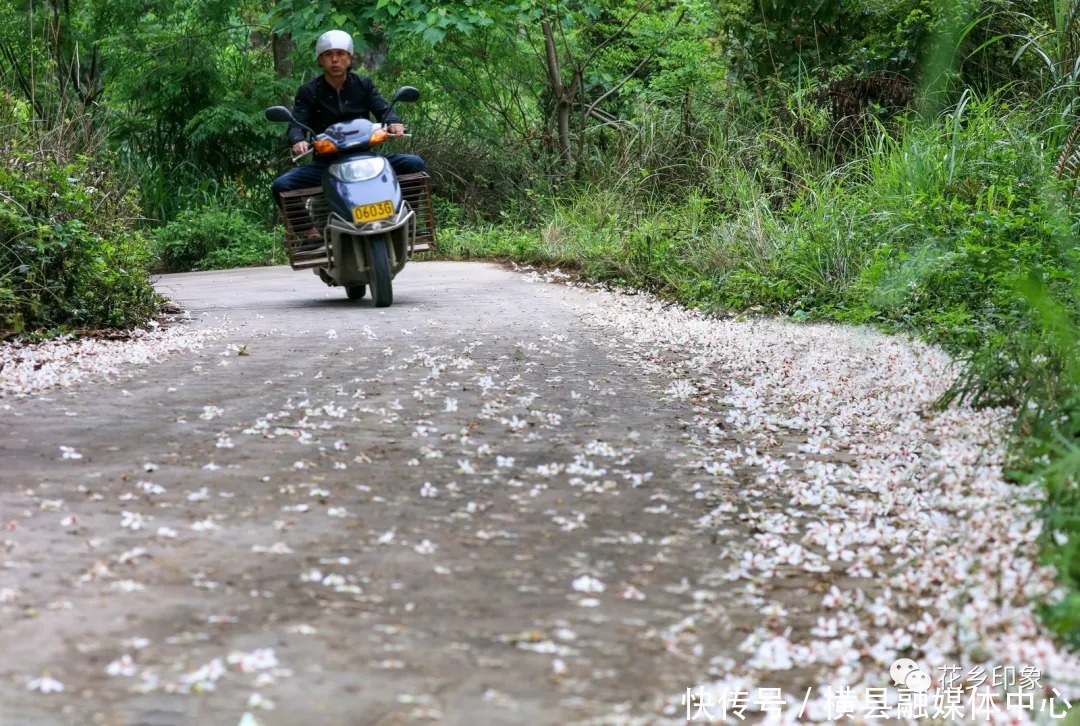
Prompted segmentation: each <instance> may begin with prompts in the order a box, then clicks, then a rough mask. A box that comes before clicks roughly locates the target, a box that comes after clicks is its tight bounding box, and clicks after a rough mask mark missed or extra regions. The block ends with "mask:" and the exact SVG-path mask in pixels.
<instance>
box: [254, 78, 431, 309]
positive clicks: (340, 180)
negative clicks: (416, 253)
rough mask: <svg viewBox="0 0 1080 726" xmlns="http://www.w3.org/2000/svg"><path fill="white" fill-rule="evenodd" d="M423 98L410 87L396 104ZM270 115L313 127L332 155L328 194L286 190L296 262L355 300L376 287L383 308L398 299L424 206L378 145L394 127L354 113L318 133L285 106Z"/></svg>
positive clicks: (326, 154) (318, 144)
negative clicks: (407, 194) (418, 206)
mask: <svg viewBox="0 0 1080 726" xmlns="http://www.w3.org/2000/svg"><path fill="white" fill-rule="evenodd" d="M419 98H420V92H419V91H418V90H416V89H415V88H412V87H410V86H404V87H402V88H400V89H399V90H398V91H397V93H395V94H394V97H393V99H392V100H391V102H390V108H391V109H393V107H394V105H395V104H397V103H398V102H406V103H411V102H413V101H417V100H418V99H419ZM266 118H267V120H269V121H274V122H278V123H291V124H295V125H296V126H299V127H301V128H303V129H306V130H307V131H308V133H310V134H311V135H312V136H314V137H315V139H314V143H313V149H314V151H315V153H317V154H319V155H320V156H321V157H323V158H326V159H327V160H329V161H330V162H331V163H330V164H329V165H328V166H327V168H326V171H325V172H323V178H322V190H321V191H322V193H321V195H320V194H319V191H320V190H319V189H302V190H298V191H296V192H285V193H284V194H283V195H282V214H283V215H284V216H285V228H286V234H287V243H288V249H289V262H290V264H291V265H292V267H293V269H310V268H314V270H315V273H316V274H317V275H318V276H319V277H320V278H321V279H322V281H323V282H325V283H326V284H327V285H331V286H337V285H340V286H342V287H344V288H345V291H346V294H347V295H348V297H349V299H350V300H356V299H360V298H362V297H363V296H364V294H365V292H366V290H365V286H370V287H371V297H372V300H373V301H374V303H375V307H380V308H382V307H387V306H389V305H391V304H392V303H393V301H394V291H393V287H392V285H393V283H392V280H393V278H394V277H395V276H396V275H397V273H399V272H401V270H402V268H403V267H405V262H406V260H408V259H409V257H410V256H411V254H412V252H413V246H414V243H415V241H416V236H417V234H416V231H417V230H416V212H415V210H414V209H413V208H412V206H411V205H410V204H409V202H408V201H407V200H406V199H405V198H404V197H403V195H402V189H401V184H400V183H399V181H398V178H397V176H396V175H395V174H394V170H393V169H392V168H391V167H390V163H389V162H388V161H387V160H386V159H385V158H384V157H382V156H379V155H378V154H376V153H374V152H373V151H372V149H373V148H374V147H375V146H377V145H379V144H381V143H383V142H385V141H386V140H387V139H388V138H389V133H388V131H387V129H386V128H385V127H384V126H383V124H377V123H372V122H371V121H368V120H367V119H354V120H352V121H343V122H341V123H337V124H334V125H333V126H330V127H329V128H327V129H326V131H325V132H324V133H322V134H318V135H315V132H314V131H312V130H311V129H310V128H308V127H307V126H304V125H303V124H301V123H299V122H298V121H297V120H296V119H295V118H294V117H293V114H292V111H290V110H289V109H288V108H286V107H285V106H273V107H271V108H268V109H266ZM298 158H299V157H297V159H298ZM294 161H296V159H294Z"/></svg>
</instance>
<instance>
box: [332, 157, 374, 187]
mask: <svg viewBox="0 0 1080 726" xmlns="http://www.w3.org/2000/svg"><path fill="white" fill-rule="evenodd" d="M384 169H386V159H384V158H382V157H381V156H369V157H367V158H364V159H352V160H350V161H346V162H342V163H341V164H331V165H330V173H331V174H333V175H334V176H335V177H337V178H338V179H340V180H341V181H343V182H359V181H367V180H368V179H374V178H375V177H377V176H378V175H379V174H382V173H383V170H384Z"/></svg>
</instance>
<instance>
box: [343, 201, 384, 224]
mask: <svg viewBox="0 0 1080 726" xmlns="http://www.w3.org/2000/svg"><path fill="white" fill-rule="evenodd" d="M352 216H353V222H354V223H355V224H364V223H366V222H377V221H378V220H380V219H386V218H387V217H393V216H394V203H393V202H389V201H387V202H375V204H364V205H361V206H359V207H353V208H352Z"/></svg>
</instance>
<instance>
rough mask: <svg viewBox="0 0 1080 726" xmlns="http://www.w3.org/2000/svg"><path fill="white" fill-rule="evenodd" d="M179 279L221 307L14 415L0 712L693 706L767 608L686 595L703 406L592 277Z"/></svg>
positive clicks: (0, 491)
mask: <svg viewBox="0 0 1080 726" xmlns="http://www.w3.org/2000/svg"><path fill="white" fill-rule="evenodd" d="M159 287H160V289H161V290H162V291H163V292H165V293H166V294H168V295H169V296H171V297H173V298H174V299H175V300H176V301H178V302H179V303H181V304H182V305H183V306H184V307H185V308H186V309H187V310H188V311H189V312H190V314H191V315H192V316H193V319H194V324H195V325H197V326H203V327H208V328H222V329H223V332H222V333H221V334H220V335H218V336H217V337H216V338H214V339H213V340H212V341H211V342H209V343H208V344H207V346H206V348H205V349H204V350H203V351H202V352H200V353H197V354H190V353H189V354H177V355H174V356H172V357H171V358H169V359H168V360H167V361H165V362H163V363H160V364H156V365H153V366H150V367H147V368H144V369H142V370H138V371H136V372H135V374H134V377H132V378H131V379H129V380H125V381H119V382H115V383H95V384H85V385H81V386H79V387H78V388H76V389H73V390H66V391H62V392H55V393H48V394H46V395H42V396H38V397H36V398H28V399H20V400H11V401H10V403H11V409H10V410H9V411H7V412H6V413H4V414H2V418H0V461H2V471H0V507H2V512H3V515H2V518H3V522H4V523H7V531H6V532H5V533H4V543H5V569H3V570H0V578H2V580H0V587H2V588H3V591H2V592H3V596H2V600H3V602H0V608H2V610H0V613H2V615H0V633H2V635H0V644H2V646H3V657H2V658H0V724H5V725H6V724H29V723H33V724H50V723H63V724H97V723H101V724H238V723H241V722H242V719H243V722H244V723H248V724H253V723H263V724H268V725H269V724H300V723H311V724H320V725H322V724H405V723H410V724H411V723H423V722H433V723H445V724H524V723H528V724H564V723H658V722H660V721H661V720H662V716H663V711H664V709H665V707H666V708H667V711H668V717H669V718H673V719H674V720H675V722H683V721H684V720H685V719H684V718H682V707H681V706H679V705H678V704H679V700H680V696H681V695H682V694H683V693H684V691H685V689H686V688H687V687H688V686H691V685H693V684H695V683H699V682H701V680H702V679H703V677H704V675H705V671H706V669H707V668H708V666H709V663H710V659H711V658H712V657H713V656H723V655H725V654H732V648H733V646H734V644H735V643H737V642H738V641H739V640H740V639H741V637H742V635H744V634H745V632H746V631H748V630H750V628H751V627H752V626H754V625H756V624H758V621H759V620H760V616H759V614H757V613H755V612H752V611H742V612H726V611H725V609H724V607H723V606H722V601H723V593H724V592H725V589H726V588H728V587H729V585H727V584H726V583H724V582H722V581H719V578H715V579H716V580H717V581H715V582H712V583H711V586H710V589H709V590H708V591H707V592H705V593H704V594H702V593H701V592H692V587H691V583H694V586H695V587H698V586H700V585H699V583H700V582H701V580H702V578H703V577H704V578H705V579H706V581H707V580H708V576H709V573H712V572H714V570H715V560H716V556H717V549H718V541H717V539H716V537H715V535H714V536H711V537H708V536H705V535H702V534H700V533H698V532H696V531H695V530H694V528H693V526H692V523H693V521H694V520H695V519H697V518H698V517H700V516H701V514H702V513H703V512H705V511H707V509H708V507H707V506H706V504H707V503H706V502H703V501H701V500H700V499H695V497H694V496H693V494H691V493H689V492H688V491H686V489H685V486H684V485H685V482H684V481H683V480H682V478H681V474H680V472H679V466H680V464H681V463H685V461H686V460H687V457H690V456H692V455H693V452H692V451H690V449H688V447H687V444H686V442H685V437H684V428H685V424H684V423H683V422H684V421H685V419H687V418H689V417H690V416H691V413H692V406H691V404H690V403H689V402H686V401H683V402H673V401H672V399H671V398H670V397H667V396H664V395H662V394H661V392H660V391H659V390H657V389H656V386H655V385H654V383H653V382H652V381H651V380H650V379H649V378H648V376H646V374H645V373H644V372H643V371H641V370H639V369H636V368H635V367H633V366H631V365H628V364H626V363H625V362H624V361H620V360H619V359H618V358H617V356H613V355H612V354H611V350H610V348H609V346H608V345H607V341H605V340H604V339H603V337H602V335H601V334H599V333H598V332H597V331H596V330H594V329H590V328H589V327H588V326H587V325H585V324H584V323H583V322H582V318H581V316H580V314H579V313H578V312H577V311H576V306H579V305H584V304H587V303H588V302H589V298H590V293H589V292H588V291H585V290H582V289H577V288H571V287H568V286H565V285H556V284H550V283H545V282H538V281H535V280H533V281H530V280H529V279H528V278H527V277H526V276H525V275H523V274H520V273H515V272H512V271H509V270H507V269H504V268H501V267H499V266H495V265H487V264H465V263H442V262H425V263H416V264H410V265H409V266H408V267H407V268H406V269H405V270H404V272H403V273H402V274H401V275H400V276H399V278H398V279H397V280H396V281H395V302H394V305H393V306H392V307H390V308H385V309H376V308H374V307H372V305H371V302H370V300H364V301H360V302H349V301H347V300H346V299H345V295H344V293H343V291H341V290H337V289H329V288H326V287H325V286H323V285H322V284H321V283H320V282H319V281H318V280H317V279H316V278H315V277H314V276H312V275H309V274H307V273H299V272H292V271H290V270H288V269H286V268H264V269H251V270H240V271H226V272H208V273H193V274H184V275H170V276H166V277H163V278H161V280H160V281H159ZM61 446H65V447H71V449H70V450H69V451H70V452H77V453H71V455H72V456H75V455H81V457H82V458H64V456H63V455H62V454H61V449H60V447H61ZM703 610H704V611H708V612H711V613H712V617H711V618H710V620H711V622H713V623H715V624H716V627H715V628H713V629H710V630H709V631H707V632H696V633H694V634H693V637H692V642H693V645H692V646H691V645H688V643H689V642H690V639H689V636H688V635H687V633H689V632H690V631H692V630H693V628H691V627H688V626H686V625H685V621H686V618H687V615H688V613H691V612H695V613H698V614H700V613H701V612H703ZM46 674H47V678H48V679H52V680H45V681H38V682H36V683H34V684H33V685H34V686H35V688H36V690H31V689H29V688H28V687H27V684H28V681H30V680H31V679H34V678H40V677H42V676H43V675H46ZM53 681H55V682H56V683H57V684H62V685H63V691H62V692H54V693H42V692H41V689H42V688H44V689H45V690H49V687H50V685H52V684H53ZM672 704H674V705H672ZM245 713H248V714H250V715H249V716H245Z"/></svg>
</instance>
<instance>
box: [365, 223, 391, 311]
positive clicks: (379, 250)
mask: <svg viewBox="0 0 1080 726" xmlns="http://www.w3.org/2000/svg"><path fill="white" fill-rule="evenodd" d="M387 241H388V240H387V238H386V236H385V235H383V236H380V237H374V238H372V239H371V241H370V242H368V245H370V246H369V247H368V250H369V251H370V259H369V260H368V262H369V264H370V265H371V267H370V268H369V269H368V282H369V283H370V284H371V298H372V300H374V301H375V307H377V308H385V307H388V306H389V305H390V304H391V303H392V302H394V289H393V287H391V282H390V253H389V252H388V251H387V249H386V244H387Z"/></svg>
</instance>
